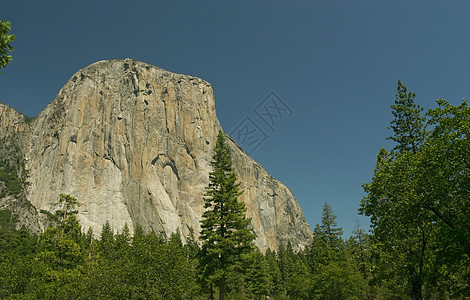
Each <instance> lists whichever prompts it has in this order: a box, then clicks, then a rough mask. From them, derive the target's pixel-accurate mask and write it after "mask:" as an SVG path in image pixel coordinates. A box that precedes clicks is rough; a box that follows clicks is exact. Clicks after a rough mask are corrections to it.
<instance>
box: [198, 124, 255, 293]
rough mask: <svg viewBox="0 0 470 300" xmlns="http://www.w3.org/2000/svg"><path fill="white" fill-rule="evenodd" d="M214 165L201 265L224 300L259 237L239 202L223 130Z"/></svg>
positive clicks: (235, 179) (203, 227)
mask: <svg viewBox="0 0 470 300" xmlns="http://www.w3.org/2000/svg"><path fill="white" fill-rule="evenodd" d="M210 165H211V166H212V172H210V173H209V180H210V183H209V186H208V187H207V188H206V194H205V196H206V198H205V199H204V200H205V204H204V207H205V208H206V211H205V212H204V214H203V215H202V221H201V228H202V230H201V236H200V239H201V240H202V241H203V244H202V248H201V259H200V264H201V269H202V272H203V275H204V278H205V279H206V280H207V283H208V284H209V285H210V286H211V291H212V284H218V287H219V300H223V299H224V293H225V292H224V289H225V279H226V275H227V274H228V272H229V271H232V270H234V269H236V267H237V266H239V264H240V262H241V257H242V254H244V253H249V252H251V251H252V249H253V240H254V238H255V234H254V232H253V230H252V229H251V228H250V221H251V219H247V218H246V217H245V212H246V208H245V204H244V203H243V202H239V201H238V197H239V196H240V195H241V193H242V192H241V191H240V190H239V187H240V184H239V183H237V182H236V181H237V177H236V175H235V173H234V169H233V167H232V159H231V155H230V149H229V147H228V146H227V144H226V143H225V137H224V134H223V133H222V131H219V134H218V136H217V142H216V145H215V147H214V155H213V160H212V162H211V164H210ZM211 295H212V293H211Z"/></svg>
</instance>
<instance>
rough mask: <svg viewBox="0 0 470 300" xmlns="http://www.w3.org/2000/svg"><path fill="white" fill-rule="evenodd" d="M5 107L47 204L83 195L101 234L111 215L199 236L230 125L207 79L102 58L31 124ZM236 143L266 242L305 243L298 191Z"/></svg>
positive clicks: (42, 204)
mask: <svg viewBox="0 0 470 300" xmlns="http://www.w3.org/2000/svg"><path fill="white" fill-rule="evenodd" d="M2 109H3V110H4V109H5V108H3V106H0V117H1V119H0V137H1V136H2V134H6V133H4V132H7V131H8V132H10V131H12V128H16V132H20V136H21V139H22V140H23V141H24V143H23V144H24V146H23V147H22V151H24V158H25V161H26V167H27V169H28V170H29V178H28V181H29V186H28V189H27V193H26V198H27V199H28V200H29V201H30V202H31V203H32V204H33V205H34V207H36V209H37V210H41V209H44V210H50V209H51V208H52V206H53V203H54V202H55V201H56V200H57V199H58V195H59V193H67V194H71V195H73V196H76V197H77V198H78V199H79V201H80V202H81V203H82V206H81V208H80V210H79V215H78V218H79V221H80V223H81V224H82V226H84V227H85V228H88V227H92V228H93V230H94V232H95V233H99V232H100V230H101V227H102V225H103V224H104V223H105V222H106V221H109V222H110V224H111V226H112V227H113V228H115V229H116V230H121V229H122V228H123V226H124V224H127V225H128V226H129V228H130V229H131V230H133V228H134V227H135V225H136V224H140V225H142V226H143V228H144V229H146V230H154V231H155V232H161V233H162V234H164V235H169V234H170V233H172V232H174V231H176V230H179V231H180V232H181V233H182V235H183V236H188V235H189V234H190V233H191V232H194V234H195V235H196V236H197V235H198V233H199V230H200V225H199V221H200V217H201V215H202V213H203V211H204V207H203V194H204V188H205V187H206V186H207V184H208V173H209V171H210V166H209V162H210V160H211V151H212V147H213V145H214V143H215V140H216V137H217V133H218V131H219V130H220V129H221V126H220V123H219V121H218V119H217V116H216V111H215V100H214V92H213V89H212V86H211V85H210V84H209V83H207V82H206V81H204V80H202V79H199V78H195V77H191V76H186V75H180V74H175V73H171V72H168V71H165V70H163V69H160V68H158V67H155V66H152V65H149V64H145V63H142V62H137V61H133V60H130V59H126V60H111V61H100V62H97V63H94V64H92V65H90V66H88V67H86V68H84V69H82V70H80V71H78V72H77V73H76V74H75V75H73V76H72V78H71V79H70V80H69V82H67V84H66V85H65V86H64V87H63V88H62V89H61V90H60V92H59V93H58V95H57V97H56V99H55V100H54V101H52V102H51V103H50V104H49V105H48V106H47V107H46V109H45V110H44V111H43V112H41V113H40V114H39V116H38V117H37V118H35V119H34V120H33V121H32V122H31V124H30V125H27V124H25V122H21V121H20V122H16V121H14V120H16V119H15V117H14V116H11V115H8V114H7V113H5V112H3V110H2ZM10 114H11V113H10ZM227 141H228V144H229V145H230V148H231V150H232V158H233V161H234V166H235V169H236V172H237V175H238V177H239V180H240V181H241V182H242V185H241V186H242V188H243V190H244V193H243V195H242V196H241V200H242V201H244V202H245V204H246V206H247V208H248V211H247V216H248V217H250V218H252V225H253V227H254V229H255V232H256V234H257V240H256V243H257V245H258V246H259V247H260V248H261V249H263V250H264V249H266V248H268V247H269V248H272V249H275V248H277V247H278V246H279V243H281V242H284V243H285V242H287V241H291V242H292V243H293V245H294V246H295V247H296V248H301V247H303V246H305V245H306V244H307V243H308V242H309V240H310V238H311V235H312V232H311V229H310V227H309V225H308V224H307V222H306V220H305V217H304V215H303V213H302V211H301V208H300V207H299V204H298V202H297V200H296V199H295V198H294V197H293V195H292V193H291V191H290V190H289V189H288V188H287V187H285V186H284V185H283V184H282V183H280V182H279V181H277V180H276V179H274V178H273V177H271V176H270V175H269V174H267V172H266V171H265V170H264V169H263V168H262V167H261V166H260V165H259V164H258V163H257V162H255V161H253V160H252V159H251V158H250V157H249V156H248V155H247V154H246V153H245V152H244V151H243V150H242V149H241V148H240V147H239V146H238V145H237V144H236V143H235V141H233V140H232V139H231V138H230V137H228V136H227Z"/></svg>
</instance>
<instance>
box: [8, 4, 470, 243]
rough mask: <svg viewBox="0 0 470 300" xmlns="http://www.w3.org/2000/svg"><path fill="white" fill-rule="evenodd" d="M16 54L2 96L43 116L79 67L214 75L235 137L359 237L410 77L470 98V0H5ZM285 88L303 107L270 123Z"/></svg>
mask: <svg viewBox="0 0 470 300" xmlns="http://www.w3.org/2000/svg"><path fill="white" fill-rule="evenodd" d="M1 7H2V10H1V12H0V19H4V20H9V21H11V23H12V33H14V34H15V35H16V36H17V40H16V41H15V42H14V43H13V45H14V46H15V50H14V52H13V58H14V60H13V62H12V63H11V64H10V65H8V66H7V67H6V68H5V69H4V70H3V73H2V74H0V101H2V102H4V103H6V104H9V105H11V106H13V107H14V108H16V109H17V110H18V111H20V112H22V113H24V114H26V115H29V116H36V115H37V114H38V113H39V112H40V111H41V110H43V109H44V108H45V107H46V105H47V104H48V103H49V102H50V101H52V100H53V99H54V98H55V96H56V94H57V92H58V91H59V89H60V88H61V87H62V86H63V85H64V84H65V83H66V82H67V81H68V80H69V78H70V77H71V76H72V75H73V74H74V73H75V72H76V71H78V70H79V69H80V68H84V67H86V66H87V65H89V64H91V63H93V62H95V61H98V60H103V59H113V58H127V57H128V58H133V59H136V60H140V61H144V62H147V63H150V64H153V65H156V66H159V67H161V68H164V69H166V70H169V71H172V72H176V73H183V74H188V75H193V76H197V77H200V78H203V79H205V80H207V81H208V82H210V83H211V84H212V85H213V87H214V91H215V95H216V107H217V114H218V117H219V120H220V122H221V123H222V126H223V128H224V129H225V131H227V132H231V131H232V130H233V129H234V128H236V126H237V125H238V124H240V122H242V121H243V120H244V119H245V118H247V117H248V118H250V120H252V121H253V123H255V124H256V125H257V126H258V127H259V128H260V130H261V131H263V132H264V133H265V135H266V136H267V139H266V140H265V141H264V142H263V143H262V144H261V145H259V147H258V148H256V150H255V151H253V152H252V153H251V156H252V157H253V158H254V159H255V160H257V161H258V162H260V163H261V164H262V165H263V167H264V168H266V170H267V171H268V172H269V173H270V174H271V175H272V176H274V177H276V178H277V179H279V180H281V181H282V182H283V183H284V184H286V185H287V186H288V187H289V188H290V189H291V190H292V191H293V193H294V195H295V196H296V198H297V199H298V201H299V203H300V205H301V207H302V209H303V211H304V214H305V216H306V218H307V221H308V222H309V224H310V226H311V227H312V228H313V227H314V226H315V224H316V223H319V222H320V218H321V210H322V206H323V203H324V202H325V201H326V202H328V203H329V204H330V205H331V206H332V208H333V211H334V213H335V214H336V215H337V217H338V219H337V220H338V223H339V225H340V226H342V227H343V230H344V233H345V235H346V236H349V235H350V233H351V231H352V230H353V227H354V225H355V224H356V220H359V222H360V223H361V224H362V225H363V227H365V226H367V224H368V221H367V218H365V217H363V216H358V215H357V208H358V206H359V203H360V200H361V198H362V196H363V189H362V187H361V185H362V184H363V183H365V182H368V181H370V179H371V176H372V171H373V167H374V165H375V157H376V154H377V152H378V150H379V149H380V147H382V146H386V147H389V148H390V147H391V144H390V142H387V141H386V140H385V138H386V137H387V136H389V135H391V132H390V131H389V130H387V126H388V124H389V122H390V120H391V119H392V114H391V110H390V105H391V104H392V103H393V101H394V99H395V96H394V95H395V91H396V85H397V80H398V79H400V80H401V81H402V82H403V83H404V84H405V85H406V86H407V87H408V89H409V90H411V91H413V92H415V93H416V94H417V97H416V102H418V103H419V104H421V105H422V106H423V107H425V108H431V107H435V100H436V99H438V98H445V99H447V100H449V101H450V102H451V103H454V104H456V103H459V102H460V101H461V100H462V98H466V99H468V98H469V96H470V84H469V76H470V72H469V71H470V68H469V67H470V51H469V49H470V34H469V33H470V22H468V16H469V14H470V2H469V1H467V0H453V1H433V0H431V1H414V0H407V1H402V0H397V1H373V0H369V1H361V0H355V1H351V0H342V1H340V0H338V1H332V0H324V1H316V0H310V1H273V0H270V1H267V0H266V1H253V0H251V1H245V0H242V1H220V0H218V1H215V0H214V1H138V0H137V1H133V2H130V1H121V0H114V1H87V0H82V1H74V2H72V1H47V0H44V1H22V0H19V1H3V3H2V5H1ZM271 92H275V94H276V95H278V96H279V98H280V99H281V101H282V103H284V104H285V105H286V106H287V107H288V108H289V109H291V110H292V114H291V115H290V116H285V117H284V118H283V119H282V120H278V121H279V122H277V123H276V126H274V129H271V128H269V127H268V126H267V125H266V124H265V123H263V122H262V120H261V119H260V118H259V116H258V115H256V113H255V108H256V107H257V106H258V105H259V104H260V103H263V102H262V101H263V100H264V99H265V98H266V97H267V96H268V95H270V93H271Z"/></svg>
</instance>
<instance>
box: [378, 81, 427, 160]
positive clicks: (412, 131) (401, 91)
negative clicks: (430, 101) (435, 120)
mask: <svg viewBox="0 0 470 300" xmlns="http://www.w3.org/2000/svg"><path fill="white" fill-rule="evenodd" d="M415 97H416V94H415V93H411V92H408V91H407V89H406V86H405V85H403V84H402V83H401V81H400V80H398V87H397V94H396V95H395V104H394V105H392V113H393V116H394V117H395V118H394V119H393V121H392V122H390V127H389V128H391V129H393V132H394V135H392V136H390V137H388V138H387V139H390V140H393V141H395V142H396V143H397V145H396V146H395V150H398V151H400V152H402V151H413V152H416V151H417V148H418V147H419V146H420V145H421V143H422V142H423V140H424V136H425V131H424V120H425V118H424V117H423V116H421V112H422V111H423V108H422V107H421V106H419V105H418V104H416V103H415V102H414V98H415Z"/></svg>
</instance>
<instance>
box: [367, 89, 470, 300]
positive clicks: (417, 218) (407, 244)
mask: <svg viewBox="0 0 470 300" xmlns="http://www.w3.org/2000/svg"><path fill="white" fill-rule="evenodd" d="M400 84H401V83H400V82H399V90H400V89H402V90H403V92H402V93H401V94H400V93H399V95H401V96H399V97H398V98H400V99H402V100H403V99H405V100H406V101H403V102H402V103H401V106H400V105H396V106H392V108H393V109H394V115H395V117H396V119H395V120H394V121H393V122H395V124H399V126H395V127H394V126H392V128H393V129H394V132H395V135H394V137H393V138H392V140H394V141H396V142H397V143H398V145H397V146H396V147H395V149H397V150H398V151H397V152H395V151H391V152H389V151H387V150H385V149H381V150H380V152H379V154H378V156H377V166H376V168H375V170H374V177H373V180H372V182H371V183H368V184H365V185H364V189H365V191H366V193H367V195H366V196H365V197H364V199H363V200H362V202H361V208H360V211H361V213H363V214H365V215H367V216H370V217H371V223H372V229H373V233H374V234H373V236H372V242H373V243H374V244H375V246H374V257H375V258H374V260H375V264H376V266H377V268H376V272H375V273H374V276H375V280H376V281H375V282H376V284H379V285H381V286H384V287H387V288H388V287H390V286H395V288H393V290H392V289H391V290H389V291H390V292H391V293H392V294H395V295H396V294H400V290H401V291H402V292H401V293H403V291H406V292H407V294H408V295H409V296H411V297H412V298H413V299H421V298H423V297H439V298H446V297H456V296H459V295H465V294H468V293H469V287H470V281H469V279H468V278H470V276H468V274H469V270H468V268H466V267H462V266H464V265H467V266H468V262H469V257H470V242H469V241H470V229H469V227H468V224H469V222H470V217H469V216H470V200H469V194H468V191H469V190H470V189H469V188H470V178H469V172H470V166H469V164H468V163H467V162H468V158H469V154H470V144H469V142H468V138H467V137H468V133H469V128H470V126H469V125H470V108H469V107H468V106H467V103H466V102H465V101H464V102H462V104H460V105H459V106H453V105H451V104H449V103H448V102H446V101H444V100H442V99H441V100H438V101H437V103H438V105H439V107H438V108H436V109H431V110H429V112H428V113H427V114H426V116H427V118H428V121H427V126H428V127H430V128H432V130H430V131H429V132H428V133H426V134H424V131H423V123H424V120H425V119H424V118H423V117H421V116H420V115H419V113H420V112H421V110H422V109H421V108H419V106H417V105H415V104H414V102H413V101H412V100H413V98H414V94H406V88H404V86H400ZM404 95H405V96H404ZM410 95H411V96H410ZM397 116H399V117H398V119H399V120H400V122H397V121H396V120H397ZM393 122H392V123H393ZM400 282H401V284H400ZM395 283H398V284H395Z"/></svg>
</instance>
